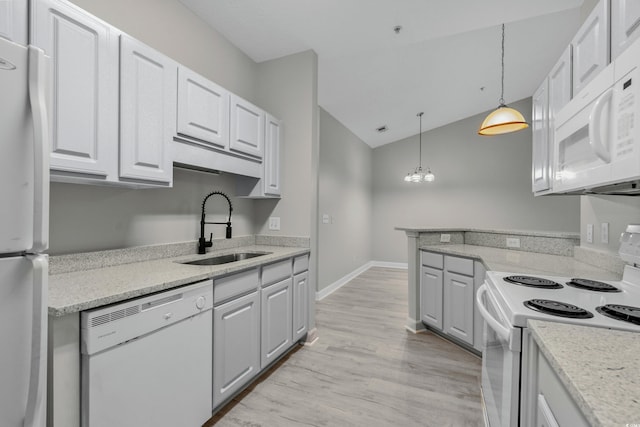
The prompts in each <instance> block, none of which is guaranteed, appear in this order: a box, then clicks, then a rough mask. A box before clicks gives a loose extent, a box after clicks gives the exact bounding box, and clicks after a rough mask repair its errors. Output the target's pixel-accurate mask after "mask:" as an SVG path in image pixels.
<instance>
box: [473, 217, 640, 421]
mask: <svg viewBox="0 0 640 427" xmlns="http://www.w3.org/2000/svg"><path fill="white" fill-rule="evenodd" d="M619 253H620V257H621V258H622V259H623V261H625V262H626V263H627V265H626V266H625V269H624V274H623V278H622V280H621V281H612V280H605V281H593V280H590V279H589V278H588V277H587V278H575V277H559V276H547V275H541V276H533V275H529V274H527V275H522V274H518V273H506V272H494V271H489V272H487V275H486V279H485V283H484V284H483V285H482V286H481V287H480V289H479V290H478V294H477V296H476V298H477V305H478V310H479V311H480V313H481V314H482V317H483V318H484V321H485V325H484V328H485V330H484V337H483V341H484V342H483V344H484V351H483V356H482V395H483V404H484V409H485V420H486V422H487V424H488V426H490V427H514V426H518V425H522V424H521V420H520V414H521V412H522V411H521V407H520V399H519V398H520V386H521V378H523V377H524V376H525V374H526V373H525V372H523V370H524V369H525V367H524V366H523V365H524V364H523V362H522V354H521V353H522V346H523V337H524V336H526V334H527V331H526V328H527V320H528V319H537V320H546V321H550V322H563V323H573V324H579V325H585V326H592V327H601V328H609V329H618V330H625V331H632V332H640V268H639V267H638V266H639V265H640V225H629V226H628V227H627V231H626V232H625V233H623V234H622V236H621V238H620V251H619Z"/></svg>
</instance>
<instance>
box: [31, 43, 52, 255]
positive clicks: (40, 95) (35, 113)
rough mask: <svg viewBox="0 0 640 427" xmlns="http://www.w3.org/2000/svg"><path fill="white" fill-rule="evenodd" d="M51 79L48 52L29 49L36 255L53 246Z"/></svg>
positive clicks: (34, 244)
mask: <svg viewBox="0 0 640 427" xmlns="http://www.w3.org/2000/svg"><path fill="white" fill-rule="evenodd" d="M48 75H49V62H48V59H47V57H45V55H44V51H42V50H41V49H39V48H37V47H34V46H29V103H30V105H31V115H32V117H33V151H34V168H33V169H34V183H33V189H34V198H35V203H34V215H33V222H34V224H33V248H32V250H33V251H34V252H43V251H45V250H46V249H47V248H48V246H49V243H48V242H49V121H48V109H47V97H46V90H47V82H48V81H49V79H48Z"/></svg>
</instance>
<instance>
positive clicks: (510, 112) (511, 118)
mask: <svg viewBox="0 0 640 427" xmlns="http://www.w3.org/2000/svg"><path fill="white" fill-rule="evenodd" d="M528 127H529V124H527V122H525V120H524V117H523V116H522V114H520V112H519V111H518V110H514V109H513V108H509V107H507V106H506V105H501V106H500V107H498V109H497V110H495V111H493V112H491V113H490V114H489V115H488V116H487V118H486V119H484V121H483V122H482V126H480V130H479V131H478V133H479V134H480V135H500V134H503V133H509V132H515V131H518V130H522V129H526V128H528Z"/></svg>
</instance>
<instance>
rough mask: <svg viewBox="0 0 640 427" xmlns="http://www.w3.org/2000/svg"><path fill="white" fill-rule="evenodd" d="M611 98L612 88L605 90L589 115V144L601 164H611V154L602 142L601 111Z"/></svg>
mask: <svg viewBox="0 0 640 427" xmlns="http://www.w3.org/2000/svg"><path fill="white" fill-rule="evenodd" d="M612 96H613V88H609V89H607V91H606V92H605V93H603V94H602V95H600V97H599V98H598V100H597V101H596V103H595V105H594V106H593V109H592V110H591V114H590V115H589V144H590V145H591V149H592V150H593V152H594V153H595V154H596V156H598V157H599V158H600V159H601V160H602V161H603V162H605V163H610V162H611V153H610V152H609V150H608V148H607V147H606V146H605V145H604V144H603V142H602V125H601V123H602V120H601V117H602V111H603V110H604V107H605V106H606V105H607V103H608V102H609V101H611V97H612Z"/></svg>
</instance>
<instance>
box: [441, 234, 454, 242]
mask: <svg viewBox="0 0 640 427" xmlns="http://www.w3.org/2000/svg"><path fill="white" fill-rule="evenodd" d="M440 242H442V243H449V242H451V234H441V235H440Z"/></svg>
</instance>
